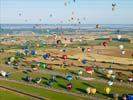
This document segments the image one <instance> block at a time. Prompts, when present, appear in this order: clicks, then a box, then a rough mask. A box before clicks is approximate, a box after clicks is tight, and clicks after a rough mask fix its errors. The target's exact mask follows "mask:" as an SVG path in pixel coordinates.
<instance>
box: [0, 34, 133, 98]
mask: <svg viewBox="0 0 133 100" xmlns="http://www.w3.org/2000/svg"><path fill="white" fill-rule="evenodd" d="M92 37H93V36H92ZM41 38H42V39H46V38H47V37H41ZM88 38H89V37H88ZM95 38H97V37H94V39H93V40H83V41H82V42H79V41H74V42H73V43H69V42H67V41H66V42H65V41H64V40H62V39H61V41H62V43H63V44H61V45H59V46H58V47H55V45H56V44H54V46H53V45H52V44H49V45H47V44H45V45H44V46H37V44H38V43H40V41H34V38H32V37H31V38H29V37H28V38H27V37H26V38H25V37H22V41H23V40H26V41H30V42H29V43H30V44H26V45H29V48H28V49H29V50H33V49H35V50H36V51H37V54H36V55H31V54H30V55H28V56H25V55H22V58H23V59H22V58H21V56H16V52H17V51H18V52H20V53H23V50H24V49H23V48H22V47H21V45H20V42H16V43H15V44H14V43H11V42H9V43H7V42H3V43H1V44H2V45H1V47H3V48H4V49H5V51H4V52H3V53H0V54H1V57H0V70H3V71H5V72H10V73H11V75H10V76H9V77H8V78H7V77H6V78H5V77H3V76H0V85H1V86H7V87H9V88H14V89H17V90H20V91H23V92H26V93H30V94H32V95H37V96H41V97H44V98H48V99H50V100H62V98H65V99H63V100H68V99H69V100H86V99H87V98H90V99H92V100H95V99H96V98H101V99H105V100H106V99H107V98H108V99H113V94H114V93H118V94H119V95H120V96H121V95H122V94H125V93H126V94H132V93H133V92H132V89H133V87H132V85H133V83H132V82H129V81H128V77H129V76H130V77H133V74H132V73H133V57H132V53H133V46H132V43H128V42H117V41H112V42H111V43H110V44H109V46H107V47H104V46H101V45H100V43H101V42H103V40H95ZM28 39H29V40H28ZM46 40H47V39H46ZM53 41H55V40H53ZM53 41H52V42H53ZM48 42H51V41H50V40H48ZM64 44H67V46H64ZM120 44H123V45H124V48H125V49H124V50H125V51H126V54H124V55H122V54H121V50H120V49H119V45H120ZM92 46H93V50H92V51H89V52H88V51H87V48H91V47H92ZM83 47H84V48H85V49H86V51H85V52H82V48H83ZM64 48H65V49H66V52H62V51H61V50H62V49H64ZM45 53H50V58H49V59H44V58H43V57H42V56H43V54H45ZM62 55H67V59H66V60H64V59H63V58H62ZM11 57H16V58H15V59H16V60H17V61H18V65H17V66H16V67H17V68H15V65H13V64H5V62H6V61H8V59H9V58H11ZM84 59H85V60H86V62H85V63H83V62H82V60H84ZM37 62H41V63H45V64H47V65H48V67H47V68H41V67H39V66H38V65H37ZM64 62H65V63H66V64H67V65H66V66H65V65H64ZM33 65H34V66H35V67H36V68H37V71H34V70H33V69H32V66H33ZM110 65H111V66H112V68H110V67H109V66H110ZM96 66H98V67H96ZM86 67H92V68H93V70H94V72H93V74H92V75H90V74H88V73H86V71H85V68H86ZM50 68H52V69H50ZM110 69H111V70H112V71H113V74H114V75H116V78H115V79H112V80H113V82H114V83H113V85H112V86H109V85H108V81H109V80H110V78H108V77H107V72H108V70H110ZM28 70H30V71H28ZM78 70H83V74H82V75H78V74H77V72H78ZM104 70H105V71H104ZM118 73H121V75H119V74H118ZM67 74H71V75H72V76H73V80H72V81H67V80H66V75H67ZM53 75H54V76H56V81H57V82H55V83H54V84H53V85H52V86H49V83H48V82H49V80H50V79H51V78H52V76H53ZM26 76H30V77H32V82H26V81H25V80H24V78H25V77H26ZM37 77H40V78H41V79H42V81H41V82H40V83H39V84H36V83H35V82H34V79H35V78H37ZM76 77H79V78H76ZM81 77H82V78H87V79H89V78H90V79H91V78H92V80H83V79H80V78H81ZM2 79H7V80H2ZM68 83H72V84H73V88H72V89H71V90H70V91H68V90H67V87H66V86H67V84H68ZM33 85H35V86H33ZM87 87H91V88H96V91H97V92H96V94H93V95H92V94H87V92H86V89H87ZM105 87H110V88H111V92H110V94H106V91H105ZM2 91H4V93H5V94H4V93H3V92H2V93H1V95H3V96H2V97H1V98H2V100H4V99H6V97H5V95H9V96H10V97H11V98H12V99H14V100H17V99H19V98H20V100H21V99H23V98H24V99H23V100H27V99H28V100H29V97H27V96H25V97H22V95H17V93H14V92H11V91H7V90H4V89H2ZM55 91H58V92H55ZM16 95H17V96H16ZM119 98H120V97H119ZM7 100H8V98H7Z"/></svg>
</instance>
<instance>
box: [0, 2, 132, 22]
mask: <svg viewBox="0 0 133 100" xmlns="http://www.w3.org/2000/svg"><path fill="white" fill-rule="evenodd" d="M65 2H66V3H67V6H65V5H64V3H65ZM112 3H116V5H117V6H116V9H115V11H112ZM72 12H74V13H73V14H72ZM19 13H20V14H21V16H19ZM50 14H52V17H50ZM71 17H73V18H74V20H73V21H71V22H69V23H76V22H77V20H76V19H77V18H79V19H80V21H81V23H87V24H133V0H76V2H75V3H74V2H73V0H0V23H18V24H19V23H43V24H46V23H47V24H49V23H50V24H53V23H54V24H55V23H60V22H61V21H63V23H68V20H69V19H71ZM84 17H85V20H84ZM39 19H42V20H41V21H40V20H39ZM26 20H27V21H26Z"/></svg>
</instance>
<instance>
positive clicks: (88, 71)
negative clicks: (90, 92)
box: [85, 67, 93, 74]
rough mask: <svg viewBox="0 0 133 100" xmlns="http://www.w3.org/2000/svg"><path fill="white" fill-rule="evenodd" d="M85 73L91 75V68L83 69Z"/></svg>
mask: <svg viewBox="0 0 133 100" xmlns="http://www.w3.org/2000/svg"><path fill="white" fill-rule="evenodd" d="M85 71H86V73H88V74H92V73H93V68H92V67H86V68H85Z"/></svg>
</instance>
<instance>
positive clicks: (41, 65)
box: [39, 63, 48, 69]
mask: <svg viewBox="0 0 133 100" xmlns="http://www.w3.org/2000/svg"><path fill="white" fill-rule="evenodd" d="M39 67H41V68H43V69H45V68H47V67H48V65H47V64H45V63H40V65H39Z"/></svg>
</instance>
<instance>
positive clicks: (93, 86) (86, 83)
mask: <svg viewBox="0 0 133 100" xmlns="http://www.w3.org/2000/svg"><path fill="white" fill-rule="evenodd" d="M82 84H83V85H86V86H88V87H92V88H95V87H94V86H92V85H90V84H88V83H85V82H82Z"/></svg>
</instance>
